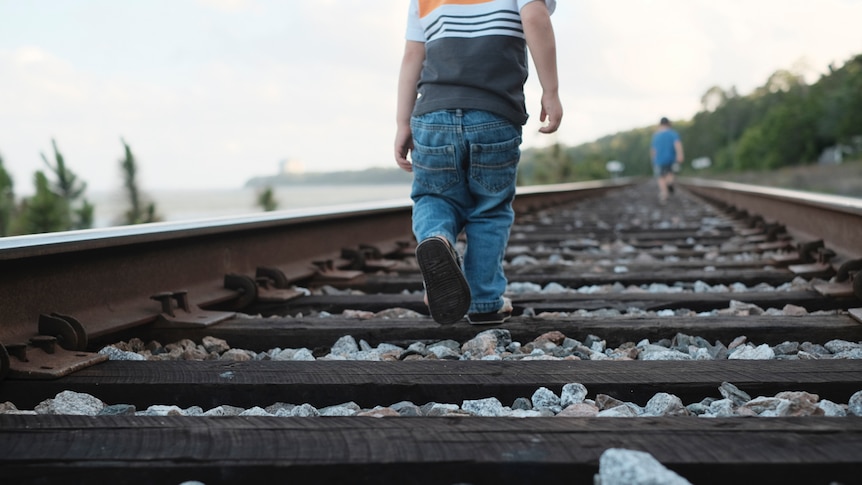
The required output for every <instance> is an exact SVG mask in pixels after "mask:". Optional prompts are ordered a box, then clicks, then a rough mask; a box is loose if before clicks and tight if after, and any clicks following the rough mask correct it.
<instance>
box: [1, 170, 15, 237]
mask: <svg viewBox="0 0 862 485" xmlns="http://www.w3.org/2000/svg"><path fill="white" fill-rule="evenodd" d="M14 216H15V190H14V184H13V182H12V177H11V176H10V175H9V172H7V171H6V168H5V167H4V166H3V157H2V156H0V237H2V236H8V235H9V231H10V229H11V227H12V218H13V217H14Z"/></svg>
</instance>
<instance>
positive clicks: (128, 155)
mask: <svg viewBox="0 0 862 485" xmlns="http://www.w3.org/2000/svg"><path fill="white" fill-rule="evenodd" d="M120 141H121V142H122V143H123V149H124V150H125V156H124V158H123V159H122V160H120V167H121V169H122V171H123V187H125V189H126V195H127V196H128V200H129V210H127V211H126V213H125V221H124V222H125V224H129V225H131V224H145V223H148V222H158V221H160V220H161V217H160V216H159V215H158V213H157V211H156V205H155V204H154V203H146V202H144V201H143V198H142V196H141V191H140V189H139V188H138V179H137V177H138V165H137V162H136V161H135V155H134V154H133V153H132V149H131V148H130V147H129V144H128V143H126V140H123V139H122V138H121V139H120Z"/></svg>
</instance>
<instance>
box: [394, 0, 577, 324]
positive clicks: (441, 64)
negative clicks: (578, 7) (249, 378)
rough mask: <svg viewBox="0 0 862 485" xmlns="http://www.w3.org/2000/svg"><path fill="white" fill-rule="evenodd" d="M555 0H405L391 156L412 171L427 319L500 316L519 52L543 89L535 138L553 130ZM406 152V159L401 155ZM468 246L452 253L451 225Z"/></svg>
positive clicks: (504, 309)
mask: <svg viewBox="0 0 862 485" xmlns="http://www.w3.org/2000/svg"><path fill="white" fill-rule="evenodd" d="M555 6H556V0H485V1H482V0H471V1H469V2H465V1H452V0H411V1H410V7H409V12H408V18H407V34H406V44H405V48H404V57H403V60H402V63H401V72H400V76H399V81H398V103H397V104H398V108H397V114H396V122H397V131H396V136H395V161H396V162H397V163H398V166H399V167H401V168H402V169H404V170H406V171H407V172H413V189H412V192H411V198H412V199H413V202H414V205H413V233H414V235H415V237H416V240H417V241H419V245H418V246H417V247H416V259H417V261H418V263H419V269H420V271H421V272H422V278H423V281H424V283H425V298H426V303H427V305H428V308H429V310H430V313H431V317H432V318H433V319H434V320H435V321H436V322H438V323H441V324H450V323H455V322H457V321H459V320H461V319H462V318H464V315H465V314H467V317H468V319H469V321H470V323H472V324H497V323H502V322H504V321H505V320H506V318H508V317H509V315H510V314H511V311H512V304H511V302H510V301H509V300H508V298H504V296H503V294H504V292H505V291H506V284H507V280H506V277H505V275H504V273H503V258H504V256H505V253H506V245H507V244H508V240H509V231H510V229H511V226H512V223H513V222H514V218H515V214H514V211H513V210H512V200H513V199H514V198H515V179H516V176H517V170H518V161H519V159H520V154H521V152H520V145H521V135H522V130H523V125H524V124H525V123H526V121H527V112H526V107H525V101H524V83H525V81H526V79H527V65H528V64H527V47H529V52H530V54H531V56H532V59H533V63H534V65H535V68H536V72H537V74H538V78H539V82H540V84H541V86H542V98H541V114H540V115H539V119H540V120H541V121H542V122H544V126H542V128H540V129H539V131H540V132H542V133H553V132H555V131H556V130H557V128H558V127H559V126H560V120H561V119H562V116H563V108H562V105H561V103H560V97H559V93H558V80H557V60H556V40H555V36H554V30H553V27H552V25H551V19H550V15H551V13H553V11H554V8H555ZM408 154H410V155H411V157H410V158H411V159H412V162H411V160H408V158H407V156H408ZM462 230H463V231H465V233H466V236H467V250H466V252H465V253H464V258H463V271H462V269H461V265H460V262H459V261H460V258H459V256H458V254H457V252H456V250H455V242H456V241H457V238H458V235H459V234H460V233H461V231H462Z"/></svg>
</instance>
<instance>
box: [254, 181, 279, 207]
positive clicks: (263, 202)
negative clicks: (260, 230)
mask: <svg viewBox="0 0 862 485" xmlns="http://www.w3.org/2000/svg"><path fill="white" fill-rule="evenodd" d="M257 205H258V206H259V207H260V208H261V209H263V210H264V211H266V212H270V211H274V210H276V209H278V200H276V198H275V193H274V192H273V190H272V187H266V188H265V189H263V190H261V191H260V192H259V193H258V194H257Z"/></svg>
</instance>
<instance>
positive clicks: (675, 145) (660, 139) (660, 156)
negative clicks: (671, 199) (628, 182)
mask: <svg viewBox="0 0 862 485" xmlns="http://www.w3.org/2000/svg"><path fill="white" fill-rule="evenodd" d="M650 160H652V166H653V173H654V174H655V176H656V178H657V179H658V198H659V201H660V202H661V203H662V204H664V203H665V202H666V201H667V197H668V194H672V193H673V178H674V177H673V173H674V171H675V169H677V168H679V165H681V164H682V162H683V160H684V155H683V151H682V140H680V138H679V133H677V132H676V130H674V129H673V128H671V126H670V120H668V119H667V118H662V119H661V121H659V124H658V129H657V130H656V132H655V133H654V134H653V136H652V146H651V147H650Z"/></svg>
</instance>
